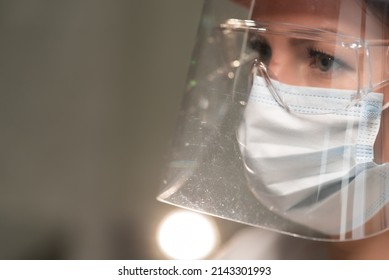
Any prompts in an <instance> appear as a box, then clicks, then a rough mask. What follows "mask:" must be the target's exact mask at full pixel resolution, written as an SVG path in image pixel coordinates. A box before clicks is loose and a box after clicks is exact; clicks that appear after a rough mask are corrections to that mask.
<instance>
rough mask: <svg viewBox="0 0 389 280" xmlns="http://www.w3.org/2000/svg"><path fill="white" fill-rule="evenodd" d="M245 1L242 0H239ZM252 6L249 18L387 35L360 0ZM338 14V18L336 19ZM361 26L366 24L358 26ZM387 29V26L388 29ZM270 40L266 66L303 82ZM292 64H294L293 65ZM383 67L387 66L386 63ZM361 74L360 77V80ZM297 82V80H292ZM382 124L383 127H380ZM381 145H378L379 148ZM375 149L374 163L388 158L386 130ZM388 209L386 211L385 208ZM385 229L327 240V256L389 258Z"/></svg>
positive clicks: (279, 0)
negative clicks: (355, 237)
mask: <svg viewBox="0 0 389 280" xmlns="http://www.w3.org/2000/svg"><path fill="white" fill-rule="evenodd" d="M243 1H245V0H243ZM256 5H257V6H256V7H254V12H253V19H255V20H261V21H269V22H283V23H292V24H297V25H303V26H309V27H312V28H320V29H330V30H333V31H335V32H336V31H338V32H341V33H344V34H348V35H351V36H354V37H358V38H364V39H383V38H389V36H387V34H384V33H386V32H388V30H386V31H384V33H383V32H382V23H381V22H380V20H378V19H377V18H376V17H375V16H374V15H373V14H372V13H371V12H370V11H368V10H367V12H366V10H363V9H361V5H362V4H361V2H357V1H355V0H342V1H339V0H325V1H322V0H294V1H285V0H272V1H266V0H262V1H261V0H259V1H257V4H256ZM339 15H341V18H342V21H341V22H339ZM361 26H366V28H365V29H362V28H361ZM388 29H389V28H388ZM388 33H389V32H388ZM277 40H278V41H274V42H272V57H271V61H269V65H268V66H269V68H270V69H271V71H272V72H273V73H274V74H275V75H276V76H277V77H278V78H279V80H281V81H283V82H285V83H290V84H302V85H303V84H304V82H303V81H302V79H301V77H298V76H296V75H297V74H296V72H297V71H294V72H293V71H291V70H290V69H292V68H291V65H292V64H293V62H294V61H293V58H291V57H288V53H290V52H289V51H288V48H290V44H288V42H287V41H285V40H282V39H277ZM375 59H376V60H378V61H375V62H373V65H374V67H375V69H377V67H379V65H381V64H382V63H381V61H383V60H382V57H380V56H379V55H377V56H375ZM294 65H295V64H294ZM383 67H387V66H386V65H385V66H383ZM382 72H383V71H376V72H375V73H373V75H375V76H374V77H373V79H374V80H380V79H382V77H381V76H382ZM364 78H365V77H362V79H364ZM296 81H299V82H296ZM379 92H381V93H384V103H387V102H389V87H386V88H382V89H379ZM382 120H383V123H386V124H388V122H389V109H387V110H386V111H384V112H383V115H382ZM382 127H383V126H382ZM380 147H382V148H380ZM375 150H376V151H378V153H377V154H376V161H377V162H380V163H381V162H388V161H389V132H388V131H387V130H386V131H385V130H384V129H383V128H381V130H380V132H379V135H378V137H377V141H376V146H375ZM385 212H388V211H385ZM382 213H383V212H381V213H380V214H379V215H377V216H376V217H375V218H373V219H372V220H371V221H370V222H369V224H367V225H366V229H368V228H369V227H370V226H372V225H373V226H374V225H377V223H379V222H380V220H379V219H382V217H384V215H383V214H382ZM384 244H389V231H386V232H384V233H381V234H378V235H376V236H374V237H370V238H366V239H363V240H359V241H348V242H334V243H332V242H331V243H328V246H329V248H330V254H331V257H332V258H334V259H389V250H388V249H387V246H385V245H384Z"/></svg>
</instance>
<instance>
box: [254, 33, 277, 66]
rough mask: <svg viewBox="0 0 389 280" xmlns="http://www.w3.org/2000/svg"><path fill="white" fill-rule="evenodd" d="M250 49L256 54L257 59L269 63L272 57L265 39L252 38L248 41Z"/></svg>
mask: <svg viewBox="0 0 389 280" xmlns="http://www.w3.org/2000/svg"><path fill="white" fill-rule="evenodd" d="M249 45H250V47H251V49H253V50H254V51H256V52H257V53H258V59H259V60H260V61H262V62H264V63H267V62H269V61H270V59H271V56H272V50H271V47H270V46H269V44H268V43H267V42H266V39H265V38H263V37H260V36H253V37H251V38H250V40H249Z"/></svg>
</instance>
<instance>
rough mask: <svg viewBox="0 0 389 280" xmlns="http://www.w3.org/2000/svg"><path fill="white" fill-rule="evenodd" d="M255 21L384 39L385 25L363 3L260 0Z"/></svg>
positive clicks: (360, 1)
mask: <svg viewBox="0 0 389 280" xmlns="http://www.w3.org/2000/svg"><path fill="white" fill-rule="evenodd" d="M252 18H253V19H255V20H261V21H270V22H284V23H292V24H298V25H303V26H307V27H311V28H322V29H328V30H332V31H334V32H339V33H343V34H347V35H351V36H354V37H362V38H366V39H373V38H374V39H379V38H382V34H383V26H382V24H381V22H380V21H379V20H378V18H377V17H376V16H375V15H374V14H373V13H371V12H370V11H369V9H366V7H365V5H364V2H363V1H362V0H289V1H285V0H257V1H255V5H254V6H253V13H252Z"/></svg>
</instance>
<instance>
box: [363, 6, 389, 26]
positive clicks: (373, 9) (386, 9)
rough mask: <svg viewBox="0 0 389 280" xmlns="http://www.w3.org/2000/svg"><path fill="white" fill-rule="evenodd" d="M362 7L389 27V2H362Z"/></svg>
mask: <svg viewBox="0 0 389 280" xmlns="http://www.w3.org/2000/svg"><path fill="white" fill-rule="evenodd" d="M362 7H365V8H366V10H367V12H370V13H372V14H373V15H374V16H375V17H377V18H378V19H379V20H380V21H381V22H382V24H383V25H386V26H388V27H389V0H362Z"/></svg>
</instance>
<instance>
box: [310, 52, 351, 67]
mask: <svg viewBox="0 0 389 280" xmlns="http://www.w3.org/2000/svg"><path fill="white" fill-rule="evenodd" d="M306 50H307V54H308V58H309V59H315V58H317V57H318V56H323V57H326V58H328V59H329V60H331V61H332V62H333V64H335V65H338V68H342V69H350V68H351V67H350V66H349V65H348V64H347V63H345V62H344V61H342V60H341V59H338V58H335V57H334V56H332V55H330V54H328V53H326V52H325V51H322V50H320V49H318V48H315V47H307V49H306Z"/></svg>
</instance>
